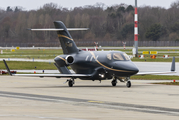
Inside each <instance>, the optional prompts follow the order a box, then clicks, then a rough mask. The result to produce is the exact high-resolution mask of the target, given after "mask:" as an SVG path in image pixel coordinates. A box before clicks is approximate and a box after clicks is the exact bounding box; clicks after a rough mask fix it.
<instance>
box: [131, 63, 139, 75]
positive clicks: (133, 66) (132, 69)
mask: <svg viewBox="0 0 179 120" xmlns="http://www.w3.org/2000/svg"><path fill="white" fill-rule="evenodd" d="M129 70H131V71H133V72H134V74H137V73H138V72H139V69H138V68H137V66H136V65H135V64H134V65H132V66H130V67H129Z"/></svg>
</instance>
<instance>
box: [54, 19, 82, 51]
mask: <svg viewBox="0 0 179 120" xmlns="http://www.w3.org/2000/svg"><path fill="white" fill-rule="evenodd" d="M54 25H55V27H56V28H57V29H64V30H62V31H57V34H58V38H59V40H60V44H61V47H62V49H63V53H64V54H72V53H78V51H79V50H78V48H77V46H76V44H75V42H74V41H73V38H72V37H71V35H70V33H69V32H68V30H67V28H66V27H65V25H64V24H63V22H61V21H55V22H54Z"/></svg>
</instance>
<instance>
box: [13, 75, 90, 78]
mask: <svg viewBox="0 0 179 120" xmlns="http://www.w3.org/2000/svg"><path fill="white" fill-rule="evenodd" d="M11 75H12V76H26V77H58V78H60V77H64V78H65V77H75V78H81V77H83V78H84V77H91V76H92V75H91V74H11Z"/></svg>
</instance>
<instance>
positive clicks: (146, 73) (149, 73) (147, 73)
mask: <svg viewBox="0 0 179 120" xmlns="http://www.w3.org/2000/svg"><path fill="white" fill-rule="evenodd" d="M170 73H176V71H163V72H162V71H161V72H138V73H137V74H136V75H156V74H157V75H158V74H170Z"/></svg>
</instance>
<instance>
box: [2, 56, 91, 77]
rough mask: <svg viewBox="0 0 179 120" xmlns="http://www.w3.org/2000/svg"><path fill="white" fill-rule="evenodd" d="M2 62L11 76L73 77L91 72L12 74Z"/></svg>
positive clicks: (87, 75) (86, 75)
mask: <svg viewBox="0 0 179 120" xmlns="http://www.w3.org/2000/svg"><path fill="white" fill-rule="evenodd" d="M3 62H4V64H5V66H6V69H7V72H8V74H9V75H11V76H26V77H57V78H60V77H74V78H88V77H91V76H92V74H12V73H11V72H10V69H9V67H8V65H7V63H6V61H5V60H4V59H3Z"/></svg>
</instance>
